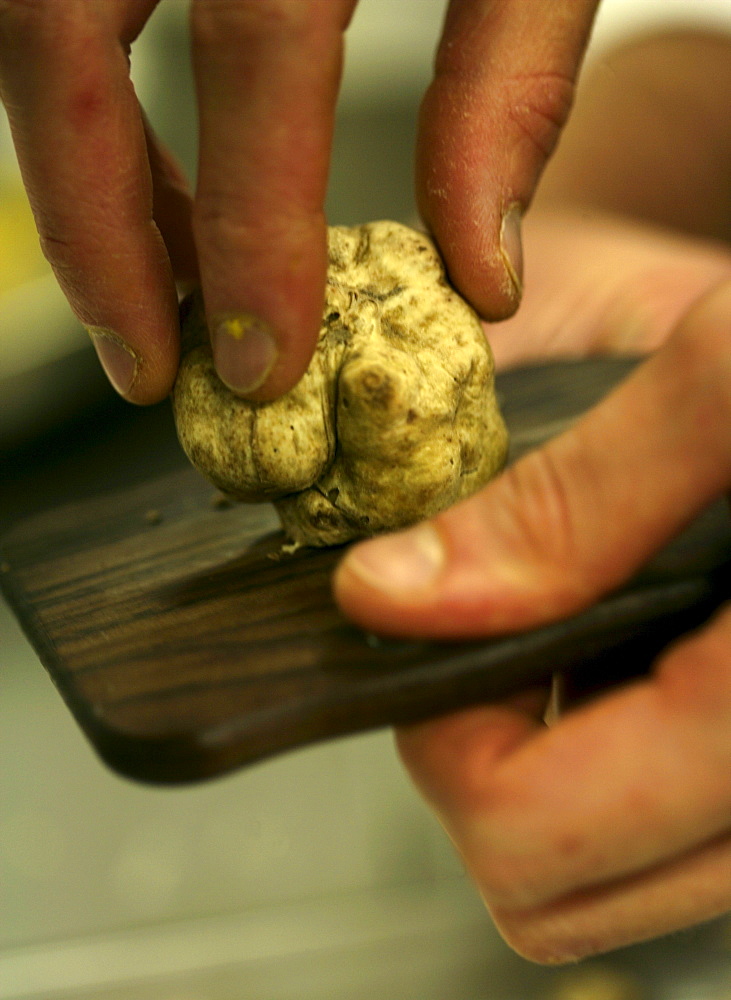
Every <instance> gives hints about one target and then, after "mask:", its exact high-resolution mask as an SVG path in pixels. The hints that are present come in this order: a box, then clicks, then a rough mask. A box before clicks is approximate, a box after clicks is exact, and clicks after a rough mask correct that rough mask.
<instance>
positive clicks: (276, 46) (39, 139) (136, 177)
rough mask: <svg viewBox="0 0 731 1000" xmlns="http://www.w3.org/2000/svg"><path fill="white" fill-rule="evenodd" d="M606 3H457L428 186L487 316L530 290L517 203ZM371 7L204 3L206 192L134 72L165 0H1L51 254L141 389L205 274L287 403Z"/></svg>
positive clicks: (25, 153) (259, 374)
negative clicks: (336, 138) (345, 108)
mask: <svg viewBox="0 0 731 1000" xmlns="http://www.w3.org/2000/svg"><path fill="white" fill-rule="evenodd" d="M597 2H598V0H533V2H532V3H531V4H530V5H527V4H525V3H524V2H523V0H460V2H453V3H451V4H450V5H449V13H448V16H447V19H446V23H445V29H444V35H443V38H442V42H441V45H440V50H439V56H438V59H437V68H436V77H435V82H434V85H433V86H432V88H431V89H430V91H429V94H428V95H427V98H426V100H425V103H424V108H423V110H422V116H421V127H420V139H419V155H418V162H419V166H418V171H417V186H418V192H419V199H420V203H421V206H422V209H423V211H424V215H425V218H426V221H427V222H428V224H429V226H430V227H431V228H432V230H433V232H434V234H435V236H436V239H437V242H438V243H439V244H440V247H441V249H442V252H443V253H444V255H445V257H446V261H447V265H448V268H449V270H450V273H451V276H452V279H453V281H454V282H455V283H456V284H457V286H458V288H459V289H460V290H461V291H462V293H463V294H464V295H465V296H466V297H467V298H469V299H471V300H472V301H473V303H474V304H475V305H476V307H477V308H478V309H480V310H481V311H482V312H483V313H484V315H485V316H489V317H496V316H506V315H508V314H510V313H511V312H512V311H514V309H515V307H516V305H517V303H518V301H519V297H520V284H521V279H520V275H521V269H522V252H521V245H520V215H521V212H522V210H523V209H524V208H525V207H526V206H527V204H528V203H529V201H530V198H531V195H532V191H533V188H534V186H535V183H536V181H537V178H538V175H539V173H540V170H541V168H542V166H543V164H544V162H545V160H546V157H547V156H548V155H549V154H550V152H551V149H552V147H553V144H554V143H555V140H556V137H557V135H558V132H559V130H560V128H561V125H562V123H563V121H564V119H565V117H566V113H567V111H568V107H569V105H570V102H571V95H572V90H573V81H574V79H575V76H576V73H577V71H578V66H579V63H580V61H581V55H582V53H583V49H584V46H585V44H586V40H587V37H588V32H589V27H590V24H591V20H592V17H593V13H594V9H595V8H596V6H597ZM355 3H356V0H327V2H321V0H192V3H191V35H192V49H193V62H194V69H195V77H196V83H197V91H198V110H199V119H200V164H199V175H198V187H197V190H196V192H195V193H194V194H192V193H191V192H190V191H189V190H188V188H187V185H186V182H185V179H184V178H183V176H182V174H181V171H180V170H179V168H178V167H177V166H176V165H175V163H174V161H173V159H172V157H171V156H170V154H169V153H168V152H167V151H166V150H165V149H164V148H163V147H162V146H161V144H160V143H159V141H158V140H157V139H156V138H155V136H154V134H153V133H152V130H151V129H150V127H149V126H148V124H147V123H146V121H145V118H144V114H143V112H142V111H141V109H140V106H139V104H138V102H137V98H136V96H135V94H134V90H133V88H132V85H131V83H130V80H129V51H130V47H131V45H132V43H133V42H134V40H135V38H136V37H137V36H138V34H139V33H140V31H142V29H143V28H144V25H145V23H146V21H147V19H148V18H149V16H150V15H151V13H152V11H153V10H154V8H155V6H156V0H63V2H62V3H61V2H58V0H0V97H2V100H3V102H4V104H5V106H6V108H7V111H8V115H9V119H10V123H11V128H12V132H13V136H14V140H15V145H16V149H17V153H18V159H19V162H20V166H21V170H22V173H23V177H24V181H25V185H26V188H27V190H28V194H29V197H30V200H31V204H32V207H33V210H34V214H35V218H36V223H37V226H38V230H39V233H40V237H41V242H42V245H43V249H44V252H45V253H46V255H47V257H48V259H49V261H50V263H51V265H52V266H53V268H54V270H55V272H56V275H57V277H58V279H59V282H60V284H61V285H62V287H63V289H64V291H65V292H66V294H67V296H68V299H69V301H70V303H71V305H72V307H73V309H74V311H75V312H76V314H77V316H78V317H79V319H80V320H81V321H82V322H83V323H84V324H85V325H86V326H87V327H88V329H89V330H90V333H91V334H92V337H93V339H94V342H95V345H96V347H97V350H98V353H99V355H100V358H101V360H102V362H103V364H104V365H105V368H106V370H107V372H108V374H109V376H110V378H111V380H112V382H113V384H114V385H115V387H116V388H117V389H118V390H119V391H120V392H121V393H122V395H124V396H125V397H126V398H128V399H130V400H132V401H134V402H138V403H149V402H154V401H156V400H159V399H161V398H162V397H163V396H165V395H166V394H167V393H168V392H169V390H170V387H171V385H172V382H173V380H174V377H175V373H176V370H177V363H178V350H179V344H178V339H179V333H178V320H177V298H176V292H175V279H176V278H178V279H179V280H186V281H189V280H191V279H196V278H197V277H198V276H199V277H200V280H201V283H202V287H203V292H204V298H205V302H206V310H207V315H208V321H209V326H210V328H211V330H212V331H213V347H214V356H215V359H216V365H217V369H218V372H219V374H220V376H221V377H222V378H223V379H224V381H225V382H226V383H227V384H228V385H229V386H230V387H231V388H233V389H234V390H235V391H237V392H239V393H240V394H242V395H247V396H249V397H250V398H252V399H259V400H263V399H273V398H276V397H277V396H279V395H281V394H282V393H284V392H285V391H286V390H288V389H289V388H291V387H292V386H293V385H294V384H295V383H296V382H297V380H298V379H299V378H300V376H301V375H302V373H303V372H304V370H305V368H306V366H307V364H308V362H309V360H310V357H311V355H312V351H313V349H314V345H315V342H316V337H317V331H318V327H319V323H320V318H321V310H322V303H323V291H324V283H325V269H326V252H325V232H326V230H325V219H324V215H323V203H324V199H325V191H326V184H327V171H328V162H329V156H330V146H331V138H332V130H333V122H334V112H335V103H336V98H337V91H338V84H339V79H340V72H341V63H342V49H343V33H344V31H345V29H346V28H347V26H348V23H349V21H350V18H351V16H352V14H353V10H354V8H355Z"/></svg>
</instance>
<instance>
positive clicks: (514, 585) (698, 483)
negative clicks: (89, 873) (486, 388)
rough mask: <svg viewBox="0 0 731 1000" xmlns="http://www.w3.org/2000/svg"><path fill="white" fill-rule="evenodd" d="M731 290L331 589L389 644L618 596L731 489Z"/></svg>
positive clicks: (376, 549)
mask: <svg viewBox="0 0 731 1000" xmlns="http://www.w3.org/2000/svg"><path fill="white" fill-rule="evenodd" d="M730 315H731V282H728V283H725V284H724V285H722V286H719V288H718V289H717V290H716V291H715V292H714V293H711V294H710V295H709V296H707V297H706V298H705V299H704V300H703V301H702V302H701V303H700V304H698V305H696V307H695V308H694V310H692V311H691V313H689V314H688V316H687V317H686V319H685V320H684V322H683V323H682V324H681V326H680V327H679V329H678V330H677V331H676V333H675V335H674V336H673V337H672V338H671V339H670V340H669V341H668V342H667V344H666V345H665V347H664V348H663V349H662V350H661V351H659V352H658V353H657V354H656V355H655V356H654V357H652V358H651V359H650V360H649V361H646V362H645V363H644V364H643V365H642V366H640V367H639V368H638V369H637V370H636V371H635V373H633V375H632V376H631V377H630V378H629V379H628V380H627V381H626V382H624V383H623V384H622V385H621V386H619V388H618V389H616V390H615V391H614V392H613V393H612V394H611V395H610V396H608V397H607V398H606V399H605V400H604V401H603V402H602V403H601V404H600V405H599V406H598V407H596V408H595V409H594V410H592V411H590V412H589V413H588V414H587V415H586V416H585V417H584V418H583V419H582V420H581V421H580V422H579V423H577V424H576V425H575V426H574V427H573V428H572V429H571V430H569V431H567V432H566V433H565V434H563V435H561V436H560V437H559V438H556V439H555V440H554V441H553V442H551V443H550V444H549V445H547V446H546V447H544V448H542V449H540V450H537V451H535V452H533V453H531V454H529V455H528V456H526V458H524V459H523V460H521V461H520V462H518V463H516V465H514V466H512V467H511V468H509V469H508V470H507V472H505V473H504V474H503V475H502V476H500V477H499V478H497V479H496V480H494V481H493V482H492V483H490V484H489V485H488V486H487V487H486V488H485V489H484V490H482V492H481V493H479V494H476V495H475V496H474V497H472V498H471V499H469V500H466V501H464V502H462V503H460V504H458V505H457V506H455V507H453V508H451V509H450V510H448V511H446V512H444V513H443V514H441V515H439V516H438V517H436V518H435V519H433V520H432V521H430V522H425V523H424V524H422V525H419V526H417V527H415V528H412V529H410V530H408V531H406V532H403V533H401V534H396V535H387V536H383V537H381V538H378V539H375V540H373V541H370V542H365V543H363V544H361V545H359V546H355V547H354V548H353V549H351V550H350V552H349V553H348V555H347V556H346V557H345V559H344V560H343V562H342V563H341V565H340V566H339V568H338V571H337V573H336V577H335V593H336V597H337V600H338V601H339V603H340V604H341V606H342V608H343V609H344V610H345V612H346V614H348V615H349V616H350V617H351V618H353V619H354V620H355V621H357V622H358V623H359V624H361V625H363V626H365V627H366V628H369V629H372V630H375V631H379V632H382V633H390V634H401V635H417V636H424V637H427V636H428V637H434V638H448V637H451V638H457V637H465V638H466V637H470V636H472V637H475V636H482V635H489V634H495V633H500V632H510V631H515V630H519V629H524V628H530V627H535V626H538V625H541V624H544V623H546V622H548V621H552V620H555V619H558V618H561V617H564V616H566V615H568V614H571V613H574V612H576V611H578V610H580V609H581V608H583V607H586V606H588V605H589V604H591V603H592V602H593V601H595V600H596V599H597V597H599V596H600V595H601V594H603V593H605V592H607V591H609V590H611V589H613V588H615V587H616V586H618V585H619V584H620V583H621V582H623V581H624V580H625V579H626V578H627V577H628V576H629V575H630V574H631V573H632V572H633V571H634V570H636V569H637V568H638V567H639V566H641V565H642V563H644V562H645V561H646V560H647V558H648V557H649V556H650V555H651V554H652V553H653V552H655V551H656V550H657V549H658V548H659V547H660V546H661V545H662V544H663V543H664V542H666V541H667V540H668V539H669V538H671V537H672V536H673V535H674V534H675V533H677V531H678V530H679V529H680V528H681V527H682V526H683V525H684V524H685V523H687V521H688V520H689V519H690V518H692V517H693V516H695V515H696V514H697V513H698V512H700V511H701V510H702V509H703V508H704V507H705V506H706V505H707V504H708V503H709V502H710V501H711V500H712V499H714V498H715V497H717V496H719V495H720V494H721V493H722V492H723V491H724V489H727V488H728V483H729V481H730V480H731V374H729V372H730V370H731V366H730V365H729V360H730V358H731V352H730V349H729V346H728V332H727V331H728V317H729V316H730Z"/></svg>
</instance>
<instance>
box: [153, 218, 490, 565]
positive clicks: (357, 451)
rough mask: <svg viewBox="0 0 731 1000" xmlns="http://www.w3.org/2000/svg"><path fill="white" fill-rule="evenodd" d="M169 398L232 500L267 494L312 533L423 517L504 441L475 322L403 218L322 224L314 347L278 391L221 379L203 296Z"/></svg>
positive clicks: (477, 473) (288, 527)
mask: <svg viewBox="0 0 731 1000" xmlns="http://www.w3.org/2000/svg"><path fill="white" fill-rule="evenodd" d="M173 407H174V413H175V421H176V426H177V430H178V436H179V438H180V441H181V444H182V446H183V448H184V449H185V451H186V453H187V455H188V456H189V458H190V460H191V461H192V462H193V464H194V465H195V466H196V467H197V468H198V469H199V470H200V471H201V472H202V473H203V474H204V475H206V476H207V477H208V478H209V479H210V480H211V481H212V482H213V483H214V484H215V485H216V486H218V487H219V488H220V489H221V490H223V491H224V492H225V493H227V494H228V495H230V496H232V497H235V498H237V499H240V500H244V501H261V500H271V501H273V502H274V504H275V506H276V508H277V510H278V512H279V516H280V519H281V522H282V526H283V527H284V529H285V531H286V533H287V534H288V535H289V536H290V537H291V538H292V539H293V540H294V541H295V542H298V543H300V544H303V545H336V544H340V543H342V542H346V541H349V540H350V539H353V538H358V537H363V536H366V535H372V534H375V533H377V532H382V531H392V530H395V529H398V528H402V527H405V526H406V525H409V524H412V523H414V522H416V521H419V520H422V519H423V518H426V517H429V516H431V515H433V514H435V513H437V512H438V511H440V510H443V509H444V508H446V507H448V506H450V505H451V504H452V503H454V502H455V501H457V500H460V499H462V498H463V497H466V496H469V495H470V494H472V493H474V492H475V491H476V490H477V489H478V488H479V487H480V486H482V485H483V484H484V483H485V482H487V480H488V479H490V478H491V477H492V476H494V475H495V474H496V473H497V472H498V471H499V470H500V469H501V468H502V466H503V464H504V461H505V457H506V453H507V445H508V441H507V431H506V429H505V424H504V423H503V420H502V418H501V416H500V413H499V410H498V406H497V401H496V399H495V391H494V366H493V361H492V355H491V352H490V348H489V346H488V344H487V341H486V339H485V335H484V332H483V329H482V326H481V324H480V321H479V319H478V317H477V315H476V314H475V312H474V311H473V310H472V309H471V308H470V306H468V305H467V303H466V302H464V300H463V299H461V298H460V296H459V295H458V294H457V293H456V292H455V291H454V289H453V288H451V287H450V285H449V283H448V281H447V278H446V275H445V271H444V267H443V265H442V262H441V260H440V258H439V255H438V253H437V251H436V249H435V247H434V245H433V244H432V242H431V241H430V240H429V239H428V238H427V237H426V236H424V235H422V234H421V233H417V232H415V231H413V230H411V229H408V228H407V227H405V226H402V225H399V224H397V223H395V222H373V223H368V224H366V225H363V226H357V227H355V228H352V229H349V228H345V227H340V226H337V227H332V228H331V229H330V230H329V269H328V281H327V290H326V297H325V307H324V311H323V319H322V326H321V328H320V335H319V340H318V344H317V349H316V352H315V355H314V357H313V359H312V361H311V363H310V366H309V368H308V369H307V372H306V373H305V375H304V376H303V377H302V379H301V380H300V381H299V383H298V384H297V385H296V386H295V387H294V389H292V390H291V391H290V392H288V393H287V394H286V395H285V396H283V397H281V398H280V399H277V400H275V401H274V402H270V403H251V402H248V401H247V400H244V399H241V398H239V397H237V396H236V395H234V394H233V393H232V392H231V391H230V390H229V389H228V388H227V387H226V386H225V385H224V384H223V383H222V382H221V381H220V379H219V378H218V376H217V375H216V372H215V370H214V367H213V359H212V355H211V349H210V344H209V339H208V333H207V330H206V326H205V319H204V315H203V306H202V301H201V298H200V295H199V294H194V296H193V297H192V298H191V299H189V300H188V301H187V302H186V303H185V304H184V309H183V360H182V362H181V366H180V371H179V374H178V378H177V381H176V384H175V388H174V391H173Z"/></svg>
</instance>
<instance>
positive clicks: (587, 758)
mask: <svg viewBox="0 0 731 1000" xmlns="http://www.w3.org/2000/svg"><path fill="white" fill-rule="evenodd" d="M728 274H729V275H731V267H729V271H728ZM730 326H731V278H730V279H727V280H726V281H725V282H723V283H721V284H719V285H717V286H716V287H715V288H714V289H713V290H712V291H710V292H708V293H707V294H706V295H705V296H703V297H702V298H701V299H700V301H699V302H698V303H697V304H695V305H694V306H693V307H692V308H691V309H690V311H689V312H688V313H687V315H686V316H685V317H684V318H683V319H682V320H681V322H680V323H679V324H678V326H677V328H676V330H675V332H674V333H673V335H672V336H671V337H670V338H669V339H668V340H667V343H666V344H665V345H664V346H663V347H662V348H661V349H660V350H659V351H658V352H657V353H656V354H655V355H654V356H653V357H652V358H651V359H649V360H648V361H646V362H645V363H644V364H643V365H641V366H640V368H639V369H638V370H637V371H636V372H635V373H634V375H633V376H632V377H631V378H630V379H629V380H627V381H626V382H625V383H624V384H623V385H621V386H620V387H619V388H618V389H617V390H615V391H614V392H613V393H612V394H611V395H610V396H609V397H608V398H607V399H606V400H605V401H604V402H603V403H602V404H600V405H599V406H598V407H596V408H595V409H594V410H593V411H592V412H590V413H589V414H588V415H587V416H586V417H585V418H584V419H583V420H581V421H580V422H579V423H578V424H577V425H576V426H575V427H574V428H573V429H571V430H570V431H568V432H566V433H565V434H563V435H562V436H561V437H559V438H557V439H556V440H555V441H554V442H552V443H551V444H549V445H548V446H547V447H545V448H543V449H541V450H540V451H537V452H534V453H532V454H531V455H529V456H527V457H526V458H524V459H523V460H521V461H520V462H519V463H517V464H516V465H515V466H513V467H512V468H511V469H509V470H508V471H507V472H506V473H505V474H504V475H503V476H501V477H499V478H498V479H496V480H494V481H493V482H492V483H491V484H489V485H488V486H487V487H486V488H485V489H484V490H483V491H482V492H481V493H480V494H478V495H476V496H475V497H473V498H471V499H470V500H467V501H464V502H463V503H461V504H459V505H458V506H456V507H453V508H452V509H451V510H449V511H447V512H445V513H444V514H441V515H439V516H438V517H437V518H436V519H435V520H434V521H433V522H427V523H426V524H424V525H422V526H419V527H417V528H415V529H411V531H409V532H407V533H404V534H402V535H396V536H389V537H383V538H381V539H376V540H374V541H371V542H367V543H365V544H363V545H361V546H358V547H356V548H355V549H352V550H351V551H350V553H349V554H348V556H346V558H345V560H344V561H343V563H342V564H341V566H340V567H339V570H338V573H337V577H336V584H335V586H336V596H337V598H338V601H339V603H340V604H341V606H342V607H343V609H344V610H345V611H346V613H347V614H348V615H349V616H350V617H351V618H352V619H354V620H355V621H356V622H358V623H359V624H361V625H362V626H364V627H365V628H367V629H369V630H374V631H378V632H381V633H383V632H387V633H391V634H397V635H411V636H413V635H416V636H429V637H437V638H458V637H468V636H485V635H492V634H499V633H504V632H509V631H514V630H520V629H526V628H531V627H534V626H538V625H542V624H544V623H546V622H548V621H552V620H555V619H557V618H561V617H563V616H566V615H569V614H571V613H573V612H576V611H579V610H580V609H582V608H584V607H586V606H588V605H589V604H591V603H593V602H594V601H595V600H596V599H597V598H598V597H600V596H601V595H602V594H604V593H606V592H607V591H608V590H610V589H612V588H614V587H616V586H617V585H619V584H620V583H622V582H623V581H624V580H626V579H627V578H628V577H629V576H630V575H631V574H632V572H633V571H634V570H635V569H636V568H638V567H639V566H640V565H641V564H642V563H643V562H644V561H645V560H646V559H647V558H648V557H649V555H650V554H651V553H652V552H654V551H655V550H656V549H657V548H659V547H660V546H661V545H662V544H663V543H664V542H665V541H666V540H668V539H669V538H671V537H672V536H673V535H674V534H675V533H676V532H677V531H678V530H679V529H680V528H681V527H682V526H683V525H684V524H685V523H686V521H687V520H688V519H689V518H690V517H692V516H693V515H694V514H696V513H698V512H700V511H701V510H702V509H703V508H704V507H705V506H706V505H707V504H708V503H709V502H710V501H711V500H713V499H714V498H716V497H718V496H720V495H722V494H723V493H724V492H726V491H728V489H729V487H730V486H731V430H730V428H731V345H730V344H729V337H728V331H729V328H730ZM638 428H642V433H638ZM729 644H731V609H725V610H724V611H722V612H721V613H720V614H719V615H718V616H717V618H716V619H715V620H714V621H712V622H711V623H710V624H708V625H707V626H706V627H705V628H703V629H702V630H700V631H699V632H698V633H697V634H696V635H693V636H689V637H688V638H686V639H685V640H683V641H682V642H679V643H678V644H677V645H676V646H675V647H674V648H672V649H670V650H669V651H667V652H666V653H665V654H664V655H663V656H662V657H661V658H660V659H659V661H658V662H657V663H656V664H655V667H654V671H653V674H652V675H651V677H650V678H649V679H648V680H643V681H641V682H637V683H635V684H632V685H630V686H628V687H626V688H625V689H623V690H620V691H618V692H616V693H613V694H609V695H606V696H605V697H603V698H602V699H600V700H598V701H596V702H594V703H591V704H589V705H587V706H585V707H581V708H578V709H576V710H575V711H574V712H572V713H570V714H568V715H566V716H565V717H564V718H562V719H560V720H559V722H558V723H557V724H556V725H555V726H554V727H552V728H550V729H546V728H545V726H544V725H543V722H542V709H543V706H541V708H538V709H536V708H535V707H534V708H533V710H532V711H527V710H525V709H522V710H519V709H516V708H515V706H500V705H496V706H490V707H486V708H481V709H475V710H473V711H470V712H467V713H461V714H458V715H455V716H451V717H448V718H445V719H441V720H437V721H435V722H429V723H425V724H423V725H420V726H414V727H411V728H409V729H404V730H402V731H401V732H400V734H399V747H400V750H401V753H402V756H403V758H404V761H405V762H406V765H407V767H408V769H409V771H410V773H411V775H412V777H413V778H414V780H415V782H416V783H417V785H418V786H419V787H420V788H421V789H422V791H423V793H424V794H425V796H426V798H427V799H428V800H429V801H430V802H431V804H432V805H433V806H434V808H435V809H436V811H437V813H438V814H439V815H440V817H441V818H442V822H443V824H444V826H445V828H446V829H447V831H448V832H449V834H450V836H451V837H452V839H453V841H454V843H455V845H456V846H457V848H458V850H459V851H460V853H461V855H462V857H463V859H464V862H465V864H466V866H467V868H468V870H469V871H470V873H471V874H472V876H473V877H474V879H475V881H476V883H477V886H478V888H479V890H480V892H481V894H482V895H483V897H484V899H485V901H486V903H487V905H488V907H489V908H490V910H491V912H492V914H493V917H494V919H495V921H496V923H497V925H498V927H499V929H500V930H501V932H502V933H503V935H504V936H505V938H506V940H507V941H508V942H509V943H510V944H511V945H512V946H513V947H514V948H515V949H516V950H517V951H519V952H520V953H521V954H523V955H525V956H526V957H528V958H530V959H533V960H534V961H538V962H550V963H553V962H563V961H568V960H572V959H576V958H579V957H582V956H585V955H588V954H593V953H596V952H599V951H605V950H608V949H611V948H616V947H619V946H622V945H625V944H628V943H630V942H633V941H637V940H641V939H642V938H645V937H651V936H655V935H657V934H662V933H665V932H669V931H672V930H675V929H678V928H680V927H683V926H686V925H687V924H689V923H693V922H695V921H698V920H703V919H706V918H710V917H712V916H715V915H717V914H720V913H722V912H724V911H725V910H727V909H728V908H729V907H731V779H729V775H731V671H729V668H728V649H729Z"/></svg>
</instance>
